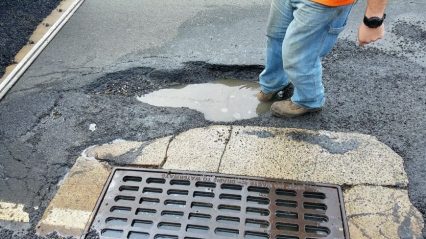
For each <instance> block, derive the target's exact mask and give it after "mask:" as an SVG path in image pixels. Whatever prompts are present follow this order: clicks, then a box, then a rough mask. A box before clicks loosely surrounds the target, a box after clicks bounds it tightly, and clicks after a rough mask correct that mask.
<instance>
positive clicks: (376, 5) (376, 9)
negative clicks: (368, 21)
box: [365, 0, 388, 17]
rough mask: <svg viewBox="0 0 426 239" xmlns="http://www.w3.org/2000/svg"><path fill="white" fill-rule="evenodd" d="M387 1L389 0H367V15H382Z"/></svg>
mask: <svg viewBox="0 0 426 239" xmlns="http://www.w3.org/2000/svg"><path fill="white" fill-rule="evenodd" d="M387 3H388V1H387V0H367V9H366V11H365V15H366V16H367V17H382V16H383V14H384V13H385V8H386V5H387Z"/></svg>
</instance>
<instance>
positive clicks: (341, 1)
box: [312, 0, 355, 7]
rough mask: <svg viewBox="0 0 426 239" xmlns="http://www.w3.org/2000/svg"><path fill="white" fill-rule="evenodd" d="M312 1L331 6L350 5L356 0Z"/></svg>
mask: <svg viewBox="0 0 426 239" xmlns="http://www.w3.org/2000/svg"><path fill="white" fill-rule="evenodd" d="M312 1H314V2H316V3H319V4H322V5H326V6H330V7H338V6H344V5H349V4H352V3H354V2H355V0H312Z"/></svg>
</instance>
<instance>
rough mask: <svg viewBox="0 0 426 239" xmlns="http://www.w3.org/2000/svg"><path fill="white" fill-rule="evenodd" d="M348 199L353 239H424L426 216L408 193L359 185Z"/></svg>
mask: <svg viewBox="0 0 426 239" xmlns="http://www.w3.org/2000/svg"><path fill="white" fill-rule="evenodd" d="M344 198H345V206H346V214H347V217H348V224H349V230H350V235H351V238H357V239H363V238H419V239H420V238H423V236H422V228H423V224H424V222H423V218H422V214H421V213H420V212H419V211H417V209H416V208H415V207H414V206H413V205H412V204H411V202H410V199H409V198H408V192H407V190H401V189H395V188H385V187H377V186H355V187H353V188H351V189H349V190H346V191H345V192H344Z"/></svg>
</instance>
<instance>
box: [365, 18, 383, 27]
mask: <svg viewBox="0 0 426 239" xmlns="http://www.w3.org/2000/svg"><path fill="white" fill-rule="evenodd" d="M382 23H383V19H382V18H379V17H371V18H367V17H364V24H365V25H366V26H368V27H370V28H377V27H380V26H381V25H382Z"/></svg>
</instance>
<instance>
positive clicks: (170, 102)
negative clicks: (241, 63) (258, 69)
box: [137, 79, 271, 122]
mask: <svg viewBox="0 0 426 239" xmlns="http://www.w3.org/2000/svg"><path fill="white" fill-rule="evenodd" d="M258 91H259V85H258V83H256V82H248V81H243V80H236V79H223V80H217V81H214V82H210V83H204V84H190V85H181V86H177V87H173V88H169V89H162V90H159V91H155V92H152V93H149V94H146V95H143V96H140V97H137V98H138V100H139V101H141V102H144V103H147V104H150V105H154V106H165V107H187V108H190V109H194V110H197V111H200V112H201V113H203V114H204V117H205V118H206V119H207V120H210V121H221V122H230V121H235V120H242V119H250V118H254V117H257V116H259V115H261V114H264V113H266V112H268V111H269V108H270V106H271V104H270V103H260V102H259V101H258V100H257V99H256V93H257V92H258Z"/></svg>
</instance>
